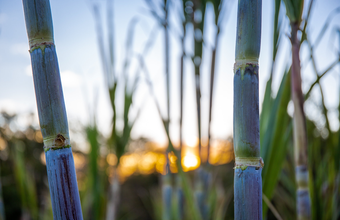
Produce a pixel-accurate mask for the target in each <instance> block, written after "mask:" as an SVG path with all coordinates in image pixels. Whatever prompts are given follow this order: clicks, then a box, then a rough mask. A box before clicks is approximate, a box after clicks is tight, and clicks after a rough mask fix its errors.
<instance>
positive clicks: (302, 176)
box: [291, 22, 311, 220]
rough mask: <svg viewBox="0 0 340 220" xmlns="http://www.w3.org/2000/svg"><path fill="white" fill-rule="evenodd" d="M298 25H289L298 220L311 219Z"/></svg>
mask: <svg viewBox="0 0 340 220" xmlns="http://www.w3.org/2000/svg"><path fill="white" fill-rule="evenodd" d="M298 30H299V25H298V23H297V22H295V23H291V43H292V77H291V89H292V100H293V104H294V116H293V131H294V132H293V137H294V158H295V178H296V186H297V191H296V200H297V203H296V204H297V217H298V219H299V220H305V219H310V218H311V208H310V207H311V204H310V196H309V189H308V164H307V162H308V158H307V133H306V119H305V114H304V110H303V102H304V99H303V94H302V90H301V67H300V41H299V40H298V37H297V33H298Z"/></svg>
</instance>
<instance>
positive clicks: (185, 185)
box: [138, 56, 202, 220]
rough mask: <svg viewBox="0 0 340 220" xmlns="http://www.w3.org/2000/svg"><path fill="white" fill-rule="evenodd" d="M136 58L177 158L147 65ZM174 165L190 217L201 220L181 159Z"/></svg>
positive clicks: (177, 153)
mask: <svg viewBox="0 0 340 220" xmlns="http://www.w3.org/2000/svg"><path fill="white" fill-rule="evenodd" d="M138 60H139V63H140V67H141V69H142V70H143V72H144V73H145V76H146V78H147V81H146V82H147V84H148V87H149V90H150V93H151V96H152V98H153V99H154V101H155V105H156V108H157V112H158V115H159V116H160V118H161V119H162V124H163V127H164V130H165V132H166V135H167V138H168V141H169V144H170V145H169V149H170V151H172V152H174V154H175V156H176V157H177V158H179V157H180V156H179V154H180V152H179V151H177V150H176V149H175V148H174V146H173V144H172V142H171V139H170V135H169V133H168V131H167V130H166V129H165V128H166V119H164V118H163V116H162V113H161V109H160V105H159V103H158V101H157V99H156V95H155V92H154V88H153V84H152V82H151V80H150V76H149V71H148V69H147V67H146V66H145V62H144V59H143V57H142V56H138ZM176 165H177V168H178V173H179V175H180V178H181V180H182V181H181V183H182V187H183V192H184V195H185V199H186V202H187V204H188V207H189V209H190V211H191V214H192V216H191V217H192V219H195V220H201V219H202V218H201V216H200V214H199V209H198V208H197V206H196V204H195V201H194V198H193V196H192V195H193V193H192V190H191V186H190V185H189V180H188V177H187V176H186V175H185V173H184V171H183V167H182V164H181V161H179V160H176Z"/></svg>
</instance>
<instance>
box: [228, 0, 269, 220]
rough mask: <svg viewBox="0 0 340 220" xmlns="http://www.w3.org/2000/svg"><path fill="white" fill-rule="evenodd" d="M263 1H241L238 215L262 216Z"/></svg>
mask: <svg viewBox="0 0 340 220" xmlns="http://www.w3.org/2000/svg"><path fill="white" fill-rule="evenodd" d="M261 9H262V0H239V1H238V13H237V35H236V53H235V65H234V73H235V75H234V152H235V168H234V169H235V175H234V197H235V204H234V209H235V210H234V211H235V213H234V216H235V219H236V220H243V219H253V220H258V219H262V179H261V171H262V167H263V160H262V158H261V157H260V123H259V66H258V59H259V54H260V45H261Z"/></svg>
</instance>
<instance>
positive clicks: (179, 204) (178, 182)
mask: <svg viewBox="0 0 340 220" xmlns="http://www.w3.org/2000/svg"><path fill="white" fill-rule="evenodd" d="M185 3H186V1H185V0H183V1H182V10H183V11H182V16H183V18H182V19H183V20H182V30H183V34H182V36H181V49H182V55H181V60H180V116H179V154H178V155H179V158H178V160H179V161H182V148H183V90H184V58H185V44H184V41H185V36H186V24H187V22H186V18H185ZM176 186H177V207H178V208H177V211H178V216H177V218H178V220H181V219H183V217H184V194H183V189H182V184H181V177H180V176H179V175H177V176H176Z"/></svg>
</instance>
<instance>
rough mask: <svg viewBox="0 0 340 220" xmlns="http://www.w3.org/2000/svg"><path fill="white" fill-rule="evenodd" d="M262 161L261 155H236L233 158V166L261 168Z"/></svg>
mask: <svg viewBox="0 0 340 220" xmlns="http://www.w3.org/2000/svg"><path fill="white" fill-rule="evenodd" d="M263 166H264V162H263V159H262V158H261V157H236V158H235V168H241V169H242V168H247V167H255V168H263Z"/></svg>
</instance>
